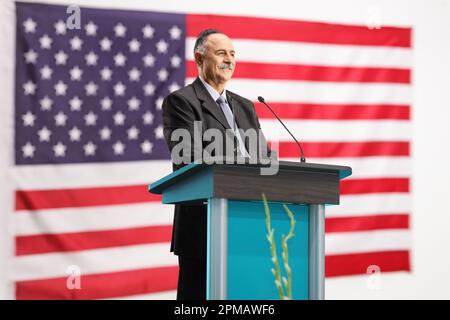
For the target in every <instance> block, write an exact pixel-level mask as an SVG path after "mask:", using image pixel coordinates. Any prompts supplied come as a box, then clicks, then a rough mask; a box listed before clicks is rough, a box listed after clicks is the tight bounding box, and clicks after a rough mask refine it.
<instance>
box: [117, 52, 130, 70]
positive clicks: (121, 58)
mask: <svg viewBox="0 0 450 320" xmlns="http://www.w3.org/2000/svg"><path fill="white" fill-rule="evenodd" d="M126 61H127V57H126V56H124V55H123V54H122V53H121V52H119V53H118V54H116V55H115V56H114V64H115V65H116V67H123V66H124V65H125V62H126Z"/></svg>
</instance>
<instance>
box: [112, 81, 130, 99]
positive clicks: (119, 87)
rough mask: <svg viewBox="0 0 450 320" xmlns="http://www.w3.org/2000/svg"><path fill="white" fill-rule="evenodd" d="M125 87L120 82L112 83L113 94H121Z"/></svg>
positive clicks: (123, 92)
mask: <svg viewBox="0 0 450 320" xmlns="http://www.w3.org/2000/svg"><path fill="white" fill-rule="evenodd" d="M126 88H127V87H126V86H125V85H124V84H123V83H122V82H118V83H116V84H115V85H114V94H115V95H116V96H123V95H124V94H125V90H126Z"/></svg>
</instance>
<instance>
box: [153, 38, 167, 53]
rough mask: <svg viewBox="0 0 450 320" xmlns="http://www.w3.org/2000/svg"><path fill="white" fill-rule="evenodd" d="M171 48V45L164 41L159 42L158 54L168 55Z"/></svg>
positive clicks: (157, 45) (157, 44)
mask: <svg viewBox="0 0 450 320" xmlns="http://www.w3.org/2000/svg"><path fill="white" fill-rule="evenodd" d="M168 48H169V44H168V43H167V42H166V41H164V40H163V39H161V40H159V41H158V42H157V43H156V49H157V50H158V53H167V49H168Z"/></svg>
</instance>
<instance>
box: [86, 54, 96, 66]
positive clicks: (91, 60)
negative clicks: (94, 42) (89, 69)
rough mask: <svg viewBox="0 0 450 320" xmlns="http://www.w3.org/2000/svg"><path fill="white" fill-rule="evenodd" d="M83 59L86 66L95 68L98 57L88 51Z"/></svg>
mask: <svg viewBox="0 0 450 320" xmlns="http://www.w3.org/2000/svg"><path fill="white" fill-rule="evenodd" d="M84 59H85V60H86V64H87V65H88V66H96V65H97V60H98V55H96V54H95V53H94V52H93V51H89V53H88V54H87V55H85V56H84Z"/></svg>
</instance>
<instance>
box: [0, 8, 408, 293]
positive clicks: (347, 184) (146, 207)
mask: <svg viewBox="0 0 450 320" xmlns="http://www.w3.org/2000/svg"><path fill="white" fill-rule="evenodd" d="M66 9H67V7H63V6H54V5H43V4H29V3H16V48H15V51H16V57H15V59H16V61H15V80H14V81H15V103H14V106H6V107H10V108H11V110H14V111H11V114H14V125H13V127H12V128H11V130H13V132H11V134H12V135H13V137H14V144H13V146H9V145H8V146H4V147H3V148H4V150H10V157H11V159H12V160H11V162H13V163H14V165H13V166H12V169H11V171H10V174H9V176H8V179H9V180H8V181H7V183H6V184H5V183H3V186H2V188H4V190H2V193H3V192H7V191H8V190H12V191H8V192H13V193H14V196H12V197H11V198H12V199H14V200H13V201H14V203H13V204H11V208H12V211H11V212H10V215H11V221H12V223H11V224H10V226H3V228H9V227H10V228H11V229H12V231H9V232H10V234H11V237H13V240H12V243H13V244H14V257H12V260H13V261H12V263H11V268H10V269H9V272H8V281H9V282H10V285H11V286H13V288H14V289H13V291H14V295H15V298H17V299H105V298H127V297H128V298H173V297H174V296H175V295H174V290H175V289H176V284H177V273H178V270H177V260H176V257H175V256H173V255H172V254H171V253H170V252H169V242H170V237H171V222H172V217H173V216H172V214H173V212H172V211H173V207H172V206H165V205H161V203H160V200H161V199H160V197H157V196H152V195H150V194H148V193H147V185H148V184H149V183H152V182H153V181H155V180H157V179H159V178H160V177H162V176H164V175H166V174H167V173H169V172H171V162H170V156H169V153H168V150H167V147H166V145H165V142H164V140H163V136H162V124H161V104H162V100H163V98H164V97H165V96H166V95H167V94H168V93H169V92H171V91H174V90H176V89H178V88H181V87H182V86H184V85H185V84H188V83H191V82H192V81H193V80H194V79H195V77H196V75H197V71H196V67H195V64H194V62H193V53H192V48H193V44H194V42H195V38H196V36H197V34H198V33H199V32H200V31H201V30H203V29H206V28H211V27H213V28H218V29H220V30H221V31H223V32H224V33H226V34H227V35H229V36H230V38H231V39H232V40H233V43H234V46H235V49H236V52H237V54H236V57H237V68H236V71H235V74H234V78H233V80H232V81H231V82H230V84H229V86H228V88H229V89H230V90H232V91H235V92H237V93H239V94H241V95H243V96H245V97H247V98H250V99H253V100H254V101H256V97H257V96H258V95H262V96H264V98H265V99H266V101H267V102H269V103H270V104H271V106H272V107H273V109H274V110H275V111H276V112H277V113H278V114H279V116H280V117H281V118H283V119H284V120H285V122H286V125H287V126H288V127H289V128H290V129H291V130H292V131H293V132H294V134H295V135H296V136H297V137H298V138H299V139H300V140H301V141H302V145H303V148H304V151H305V155H306V157H307V161H309V162H318V163H330V164H340V165H348V166H351V167H352V168H353V172H354V174H353V176H352V177H351V178H350V179H348V180H344V181H343V182H342V184H341V192H342V197H341V205H340V206H334V207H328V208H327V220H326V232H327V235H326V255H327V256H326V275H327V276H328V277H333V276H343V275H352V274H364V273H366V272H367V270H368V267H369V266H377V268H379V269H380V270H381V271H382V272H387V271H409V270H410V263H409V246H410V241H409V235H410V230H409V214H410V212H411V198H410V189H409V184H410V173H411V171H410V161H411V160H410V137H411V124H410V111H411V70H410V69H411V54H412V50H411V29H410V28H398V27H382V28H375V29H373V28H368V27H367V26H355V25H338V24H327V23H317V22H304V21H289V20H276V19H267V18H255V17H253V18H250V17H239V16H218V15H204V14H187V15H185V14H173V13H161V12H157V13H156V12H144V11H124V10H120V11H119V10H106V9H88V8H81V25H80V29H70V28H68V25H67V24H66V19H67V16H68V14H67V13H66ZM255 106H256V110H257V113H258V115H259V117H260V121H261V125H262V129H263V131H264V133H265V135H266V137H267V138H268V139H269V140H275V139H280V149H279V155H280V157H281V158H282V159H283V160H292V161H298V150H297V147H296V145H295V142H292V141H291V139H290V137H289V136H288V134H286V133H285V132H283V131H282V130H280V127H279V126H280V125H279V123H278V122H277V121H276V119H274V118H273V117H272V115H271V114H270V113H269V111H268V110H266V109H265V107H263V106H262V105H261V104H260V103H256V102H255ZM13 150H14V151H13ZM74 270H75V272H74ZM78 275H81V277H80V278H79V279H80V285H81V288H79V289H78V288H73V287H70V286H69V285H68V284H69V282H70V280H71V279H72V278H73V277H74V276H78Z"/></svg>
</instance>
